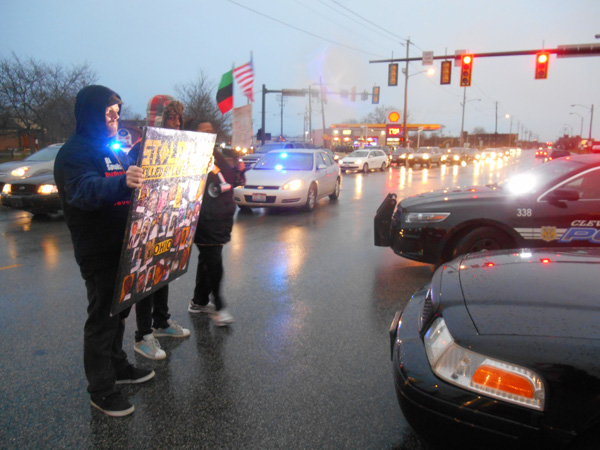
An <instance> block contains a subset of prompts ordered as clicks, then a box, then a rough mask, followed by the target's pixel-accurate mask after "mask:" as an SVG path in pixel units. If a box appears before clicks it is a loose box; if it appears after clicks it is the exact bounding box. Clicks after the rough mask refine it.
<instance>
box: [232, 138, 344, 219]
mask: <svg viewBox="0 0 600 450" xmlns="http://www.w3.org/2000/svg"><path fill="white" fill-rule="evenodd" d="M245 176H246V182H245V184H244V186H238V187H236V188H234V190H233V199H234V201H235V203H236V204H237V205H238V206H239V207H240V209H241V210H249V209H251V208H274V207H279V208H281V207H285V208H302V209H304V210H305V211H312V210H313V209H315V205H316V203H317V200H319V199H320V198H323V197H327V196H329V198H330V199H331V200H336V199H337V198H338V197H339V195H340V186H341V179H340V169H339V166H338V165H337V164H336V163H335V162H334V161H333V159H332V158H331V156H329V154H328V153H327V152H326V151H325V150H321V149H290V150H274V151H271V152H269V153H267V154H265V155H264V156H263V157H262V158H261V159H259V160H258V162H257V163H256V164H255V165H254V167H253V168H252V169H250V170H247V171H246V172H245Z"/></svg>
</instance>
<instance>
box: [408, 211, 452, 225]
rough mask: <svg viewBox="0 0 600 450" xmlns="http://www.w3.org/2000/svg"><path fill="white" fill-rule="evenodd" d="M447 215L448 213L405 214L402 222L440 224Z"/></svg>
mask: <svg viewBox="0 0 600 450" xmlns="http://www.w3.org/2000/svg"><path fill="white" fill-rule="evenodd" d="M449 215H450V213H444V212H424V213H407V214H406V215H405V216H404V221H405V222H406V223H423V222H425V223H431V222H441V221H442V220H444V219H446V217H448V216H449Z"/></svg>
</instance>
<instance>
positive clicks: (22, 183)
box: [0, 173, 62, 215]
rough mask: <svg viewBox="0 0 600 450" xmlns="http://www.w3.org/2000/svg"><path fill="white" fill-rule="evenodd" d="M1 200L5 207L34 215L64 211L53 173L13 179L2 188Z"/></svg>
mask: <svg viewBox="0 0 600 450" xmlns="http://www.w3.org/2000/svg"><path fill="white" fill-rule="evenodd" d="M0 200H1V202H2V205H3V206H6V207H8V208H13V209H20V210H23V211H28V212H30V213H32V214H34V215H37V214H51V213H57V212H59V211H60V210H61V209H62V206H61V204H60V199H59V198H58V189H57V188H56V183H55V181H54V175H53V174H52V173H42V174H41V175H34V176H31V177H27V178H18V179H17V178H13V179H12V181H9V182H7V183H5V184H4V186H3V187H2V193H1V194H0Z"/></svg>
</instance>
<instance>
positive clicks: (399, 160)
mask: <svg viewBox="0 0 600 450" xmlns="http://www.w3.org/2000/svg"><path fill="white" fill-rule="evenodd" d="M412 152H413V149H411V148H397V149H395V150H393V151H392V156H391V158H390V163H391V164H402V165H403V166H405V165H406V160H407V158H408V155H410V154H411V153H412Z"/></svg>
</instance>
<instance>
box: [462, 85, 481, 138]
mask: <svg viewBox="0 0 600 450" xmlns="http://www.w3.org/2000/svg"><path fill="white" fill-rule="evenodd" d="M463 89H464V92H463V101H462V103H461V105H462V121H461V123H460V147H462V146H463V145H464V143H465V137H464V132H463V130H464V127H465V104H466V103H467V102H468V101H469V102H479V101H481V99H480V98H473V99H471V100H467V88H466V87H464V88H463Z"/></svg>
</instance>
